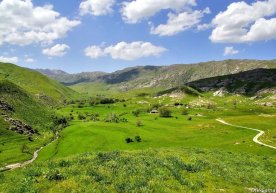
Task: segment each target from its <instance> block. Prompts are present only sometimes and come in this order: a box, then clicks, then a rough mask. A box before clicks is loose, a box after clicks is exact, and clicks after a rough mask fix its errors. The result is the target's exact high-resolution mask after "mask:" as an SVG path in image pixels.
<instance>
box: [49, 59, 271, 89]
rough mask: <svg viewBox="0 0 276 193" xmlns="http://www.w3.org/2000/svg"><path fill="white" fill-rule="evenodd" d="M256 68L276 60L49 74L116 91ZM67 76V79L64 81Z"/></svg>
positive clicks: (232, 61)
mask: <svg viewBox="0 0 276 193" xmlns="http://www.w3.org/2000/svg"><path fill="white" fill-rule="evenodd" d="M257 68H265V69H269V68H276V60H269V61H265V60H225V61H210V62H204V63H198V64H189V65H184V64H176V65H171V66H143V67H142V66H139V67H132V68H126V69H123V70H119V71H116V72H113V73H101V72H92V73H81V74H75V75H68V74H67V75H65V76H66V78H64V79H63V78H61V77H62V76H61V75H58V76H55V75H53V73H52V74H51V75H50V74H49V72H48V73H45V72H44V73H45V74H47V75H48V76H50V77H52V78H54V79H56V80H58V81H60V82H64V83H65V84H67V85H74V84H80V83H81V84H90V83H105V84H108V85H112V86H113V87H117V88H118V89H119V90H129V89H133V88H145V87H165V88H171V87H175V86H179V85H183V84H184V83H187V82H191V81H195V80H200V79H204V78H209V77H215V76H222V75H228V74H234V73H239V72H243V71H248V70H252V69H257ZM65 79H66V81H64V80H65Z"/></svg>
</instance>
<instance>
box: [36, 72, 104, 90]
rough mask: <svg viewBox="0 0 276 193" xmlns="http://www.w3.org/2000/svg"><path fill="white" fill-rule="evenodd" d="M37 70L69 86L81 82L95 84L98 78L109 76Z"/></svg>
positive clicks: (102, 73)
mask: <svg viewBox="0 0 276 193" xmlns="http://www.w3.org/2000/svg"><path fill="white" fill-rule="evenodd" d="M35 70H36V71H38V72H40V73H42V74H44V75H46V76H48V77H50V78H52V79H54V80H57V81H59V82H60V83H62V84H64V85H67V86H69V85H74V84H78V83H81V82H93V81H96V80H97V78H98V77H100V76H103V75H105V74H107V73H105V72H83V73H78V74H69V73H67V72H64V71H62V70H50V69H35Z"/></svg>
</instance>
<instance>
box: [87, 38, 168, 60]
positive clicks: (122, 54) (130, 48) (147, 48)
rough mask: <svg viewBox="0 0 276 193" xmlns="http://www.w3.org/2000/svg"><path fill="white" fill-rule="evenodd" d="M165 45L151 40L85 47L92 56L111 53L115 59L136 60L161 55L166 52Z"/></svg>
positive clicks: (96, 56) (88, 54) (97, 56)
mask: <svg viewBox="0 0 276 193" xmlns="http://www.w3.org/2000/svg"><path fill="white" fill-rule="evenodd" d="M165 51H166V49H165V48H163V47H159V46H155V45H153V44H152V43H150V42H142V41H137V42H131V43H127V42H119V43H118V44H116V45H111V46H108V47H105V48H101V47H99V46H90V47H88V48H86V49H85V54H86V56H89V57H91V58H99V57H101V56H105V55H110V56H111V57H112V58H113V59H121V60H129V61H131V60H136V59H139V58H144V57H149V56H159V55H160V54H161V53H163V52H165Z"/></svg>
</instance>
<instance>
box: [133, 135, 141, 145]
mask: <svg viewBox="0 0 276 193" xmlns="http://www.w3.org/2000/svg"><path fill="white" fill-rule="evenodd" d="M135 140H136V141H137V142H138V143H140V142H141V141H142V139H141V137H140V136H139V135H137V136H135Z"/></svg>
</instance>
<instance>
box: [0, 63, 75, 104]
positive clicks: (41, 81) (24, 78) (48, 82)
mask: <svg viewBox="0 0 276 193" xmlns="http://www.w3.org/2000/svg"><path fill="white" fill-rule="evenodd" d="M0 80H9V81H10V82H12V83H14V84H16V85H18V86H20V87H21V88H23V89H24V90H26V91H27V92H29V93H31V94H32V95H33V96H35V98H37V99H39V101H41V102H43V103H45V104H51V105H53V104H55V103H57V102H61V101H63V100H65V99H68V98H71V97H74V95H76V92H74V91H72V90H71V89H69V88H67V87H65V86H63V85H61V84H60V83H58V82H56V81H54V80H52V79H50V78H48V77H46V76H44V75H42V74H41V73H39V72H37V71H34V70H30V69H26V68H22V67H19V66H16V65H14V64H8V63H0Z"/></svg>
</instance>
